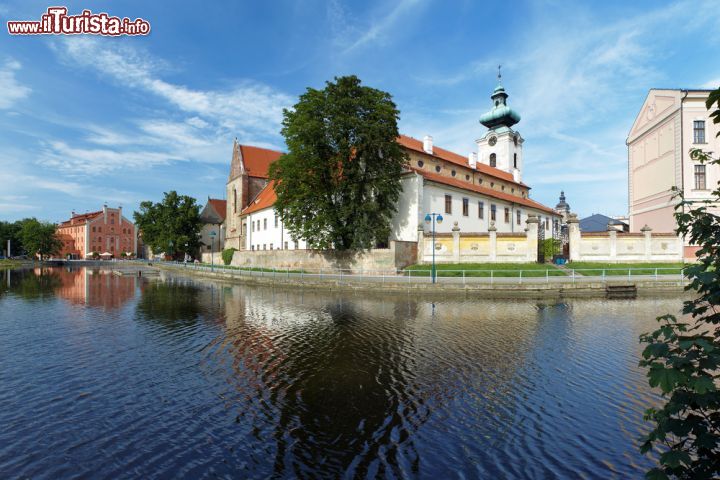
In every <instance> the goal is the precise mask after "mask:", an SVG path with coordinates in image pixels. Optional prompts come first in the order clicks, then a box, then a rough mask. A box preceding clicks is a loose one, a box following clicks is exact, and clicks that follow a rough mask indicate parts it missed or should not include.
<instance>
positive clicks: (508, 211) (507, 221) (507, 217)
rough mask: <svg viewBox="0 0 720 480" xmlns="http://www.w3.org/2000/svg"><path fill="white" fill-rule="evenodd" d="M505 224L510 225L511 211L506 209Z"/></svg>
mask: <svg viewBox="0 0 720 480" xmlns="http://www.w3.org/2000/svg"><path fill="white" fill-rule="evenodd" d="M505 223H510V209H509V208H507V207H505Z"/></svg>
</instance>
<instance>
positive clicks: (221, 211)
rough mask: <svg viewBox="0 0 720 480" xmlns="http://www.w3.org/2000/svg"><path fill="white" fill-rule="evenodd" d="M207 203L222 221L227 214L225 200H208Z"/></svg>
mask: <svg viewBox="0 0 720 480" xmlns="http://www.w3.org/2000/svg"><path fill="white" fill-rule="evenodd" d="M208 203H209V204H210V205H212V207H213V209H214V210H215V211H216V212H217V214H218V215H220V217H222V219H223V220H225V215H226V214H227V200H220V199H217V198H208Z"/></svg>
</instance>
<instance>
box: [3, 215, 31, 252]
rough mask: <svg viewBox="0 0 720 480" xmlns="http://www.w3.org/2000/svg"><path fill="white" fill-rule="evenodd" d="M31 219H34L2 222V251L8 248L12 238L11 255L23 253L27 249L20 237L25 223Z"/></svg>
mask: <svg viewBox="0 0 720 480" xmlns="http://www.w3.org/2000/svg"><path fill="white" fill-rule="evenodd" d="M30 220H34V219H31V218H25V219H23V220H17V221H15V222H0V252H3V251H5V250H7V242H8V240H10V249H11V251H10V252H9V255H10V256H15V255H21V254H22V253H23V252H24V251H25V250H24V249H23V245H22V239H21V238H20V231H21V230H22V226H23V224H25V223H26V222H28V221H30Z"/></svg>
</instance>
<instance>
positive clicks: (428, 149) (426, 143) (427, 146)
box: [423, 135, 433, 155]
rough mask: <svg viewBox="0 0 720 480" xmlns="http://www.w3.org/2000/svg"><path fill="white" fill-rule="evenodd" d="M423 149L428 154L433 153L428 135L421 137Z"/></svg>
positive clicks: (430, 138)
mask: <svg viewBox="0 0 720 480" xmlns="http://www.w3.org/2000/svg"><path fill="white" fill-rule="evenodd" d="M423 150H425V153H429V154H430V155H432V153H433V144H432V137H431V136H430V135H425V138H423Z"/></svg>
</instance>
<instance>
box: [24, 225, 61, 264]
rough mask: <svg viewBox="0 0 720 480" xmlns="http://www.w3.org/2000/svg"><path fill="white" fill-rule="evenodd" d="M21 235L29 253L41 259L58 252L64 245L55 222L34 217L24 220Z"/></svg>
mask: <svg viewBox="0 0 720 480" xmlns="http://www.w3.org/2000/svg"><path fill="white" fill-rule="evenodd" d="M19 237H20V240H21V241H22V245H23V248H24V249H25V250H26V251H27V252H28V254H30V255H38V256H39V257H40V260H43V259H45V258H47V257H49V256H52V255H55V254H57V253H58V252H60V250H61V249H62V246H63V242H62V240H60V238H59V237H58V235H57V233H56V225H55V224H54V223H50V222H40V221H38V220H36V219H34V218H31V219H29V220H24V221H23V223H22V227H21V228H20V235H19Z"/></svg>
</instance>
